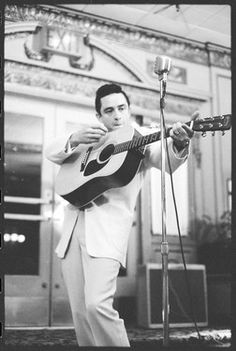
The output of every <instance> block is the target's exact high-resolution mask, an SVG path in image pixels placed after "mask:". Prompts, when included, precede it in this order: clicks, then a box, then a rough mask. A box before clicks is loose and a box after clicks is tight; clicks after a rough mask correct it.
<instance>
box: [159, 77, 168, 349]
mask: <svg viewBox="0 0 236 351" xmlns="http://www.w3.org/2000/svg"><path fill="white" fill-rule="evenodd" d="M159 80H160V121H161V205H162V243H161V255H162V321H163V345H164V346H168V344H169V310H170V309H169V280H168V254H169V246H168V242H167V236H166V196H165V194H166V191H165V161H166V144H165V134H166V131H165V120H164V107H165V93H166V80H167V73H166V72H163V73H162V75H160V77H159Z"/></svg>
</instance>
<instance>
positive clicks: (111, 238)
mask: <svg viewBox="0 0 236 351" xmlns="http://www.w3.org/2000/svg"><path fill="white" fill-rule="evenodd" d="M68 138H69V135H66V136H64V137H61V138H58V139H56V140H55V141H54V142H53V143H52V144H51V145H50V146H49V147H48V148H47V149H46V157H47V158H48V159H49V160H50V161H52V162H54V163H56V164H59V165H61V164H62V163H63V161H64V160H65V159H66V158H68V157H69V156H70V155H71V154H72V153H73V152H74V151H75V150H73V151H69V152H66V151H65V145H66V143H67V141H68ZM160 145H161V143H160V142H159V141H157V142H154V143H152V144H150V145H148V146H147V147H146V149H145V158H144V159H143V160H142V162H141V165H140V167H139V170H138V172H137V174H136V175H135V177H134V178H133V179H132V181H131V182H130V183H129V184H127V185H126V186H123V187H121V188H115V189H110V190H108V191H106V192H105V193H104V196H105V201H103V203H102V204H100V205H99V204H97V203H95V202H93V206H92V207H90V208H87V209H85V210H84V211H80V210H79V209H78V208H77V207H75V206H73V205H71V204H68V206H67V207H66V209H65V216H64V224H63V232H62V237H61V240H60V242H59V244H58V246H57V248H56V253H57V255H58V257H60V258H63V257H65V254H66V251H67V249H68V245H69V242H70V238H71V234H72V232H73V228H74V226H75V223H76V220H77V218H78V214H79V213H80V215H82V216H84V223H85V238H86V246H87V251H88V253H89V254H90V255H91V256H95V257H109V258H113V259H116V260H118V261H119V262H120V263H121V264H122V265H123V266H125V265H126V253H127V246H128V239H129V233H130V230H131V226H132V221H133V214H134V208H135V203H136V199H137V195H138V193H139V191H140V189H141V185H142V182H143V179H144V176H145V173H146V170H147V169H149V168H151V167H156V168H159V169H160V168H161V147H160ZM168 145H169V154H170V161H171V167H172V171H175V170H176V168H178V167H179V166H180V165H181V164H182V163H183V162H184V161H185V160H186V158H187V156H188V148H187V149H184V150H183V151H182V152H181V153H179V154H178V153H175V152H174V148H173V141H172V139H171V138H169V139H168ZM166 170H167V171H168V166H167V165H166ZM98 202H99V201H98Z"/></svg>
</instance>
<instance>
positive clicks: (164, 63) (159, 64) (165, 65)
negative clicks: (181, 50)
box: [154, 56, 171, 80]
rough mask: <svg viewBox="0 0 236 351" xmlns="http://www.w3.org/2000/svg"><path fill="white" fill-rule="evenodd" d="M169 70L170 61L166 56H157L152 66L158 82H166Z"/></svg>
mask: <svg viewBox="0 0 236 351" xmlns="http://www.w3.org/2000/svg"><path fill="white" fill-rule="evenodd" d="M170 70H171V59H170V58H169V57H167V56H157V57H156V61H155V64H154V73H156V74H157V75H158V76H159V80H162V79H163V80H166V79H167V75H168V73H169V72H170Z"/></svg>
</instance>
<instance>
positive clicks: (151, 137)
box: [113, 114, 231, 154]
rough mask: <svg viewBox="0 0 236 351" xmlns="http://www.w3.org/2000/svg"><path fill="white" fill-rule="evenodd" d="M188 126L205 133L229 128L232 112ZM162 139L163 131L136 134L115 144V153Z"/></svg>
mask: <svg viewBox="0 0 236 351" xmlns="http://www.w3.org/2000/svg"><path fill="white" fill-rule="evenodd" d="M185 124H187V125H188V126H190V125H191V124H192V129H193V130H194V131H196V132H201V133H205V132H206V131H212V132H214V131H217V130H221V131H224V130H228V129H230V127H231V114H227V115H220V116H215V117H208V118H203V119H197V120H195V121H189V122H187V123H185ZM171 129H172V128H171V127H169V128H166V130H165V138H168V137H169V136H170V131H171ZM160 139H161V131H158V132H155V133H151V134H148V135H144V136H135V137H134V138H133V139H132V140H128V141H126V142H123V143H119V144H116V145H115V149H114V152H113V154H118V153H120V152H124V151H128V150H133V149H137V148H139V147H142V146H145V145H147V144H151V143H154V142H155V141H158V140H160Z"/></svg>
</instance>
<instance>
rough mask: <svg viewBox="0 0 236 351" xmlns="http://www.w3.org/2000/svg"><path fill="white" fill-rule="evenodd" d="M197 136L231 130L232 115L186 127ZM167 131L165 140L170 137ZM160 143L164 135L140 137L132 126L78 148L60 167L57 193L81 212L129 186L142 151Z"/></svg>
mask: <svg viewBox="0 0 236 351" xmlns="http://www.w3.org/2000/svg"><path fill="white" fill-rule="evenodd" d="M186 124H187V125H189V126H190V125H191V127H192V129H193V130H194V131H195V132H202V134H203V135H205V133H206V132H209V131H211V132H213V133H214V132H215V131H222V132H223V133H224V131H225V130H228V129H230V127H231V115H230V114H227V115H221V116H216V117H209V118H204V119H197V120H195V121H190V122H187V123H186ZM170 130H171V127H170V128H166V133H165V137H169V135H170ZM160 139H161V132H160V131H158V132H155V133H151V134H148V135H144V136H143V135H140V134H139V133H138V132H137V131H136V130H135V129H134V128H133V127H132V126H131V125H130V126H125V127H122V128H120V129H117V130H115V131H112V132H110V133H108V134H107V135H106V136H105V137H103V138H102V139H101V140H100V142H99V143H97V144H92V145H91V146H90V147H88V146H86V145H85V144H84V145H82V146H81V148H80V146H78V147H77V148H76V150H75V151H74V152H73V154H72V155H71V156H70V157H68V158H67V159H66V160H65V161H64V163H63V164H62V165H61V167H60V170H59V172H58V175H57V177H56V183H55V189H56V192H57V193H58V194H59V195H60V196H62V197H63V198H64V199H66V200H67V201H69V202H70V203H72V204H73V205H75V206H77V207H78V208H82V207H83V206H86V205H87V204H88V203H89V202H91V201H93V200H94V199H95V198H97V197H98V196H100V195H101V194H103V193H104V192H105V191H106V190H109V189H111V188H117V187H122V186H125V185H127V184H128V183H129V182H130V181H131V180H132V179H133V177H134V176H135V174H136V172H137V171H138V168H139V165H140V163H141V161H142V159H143V157H144V155H143V153H142V148H143V147H144V146H145V145H147V144H151V143H153V142H156V141H158V140H160Z"/></svg>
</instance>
